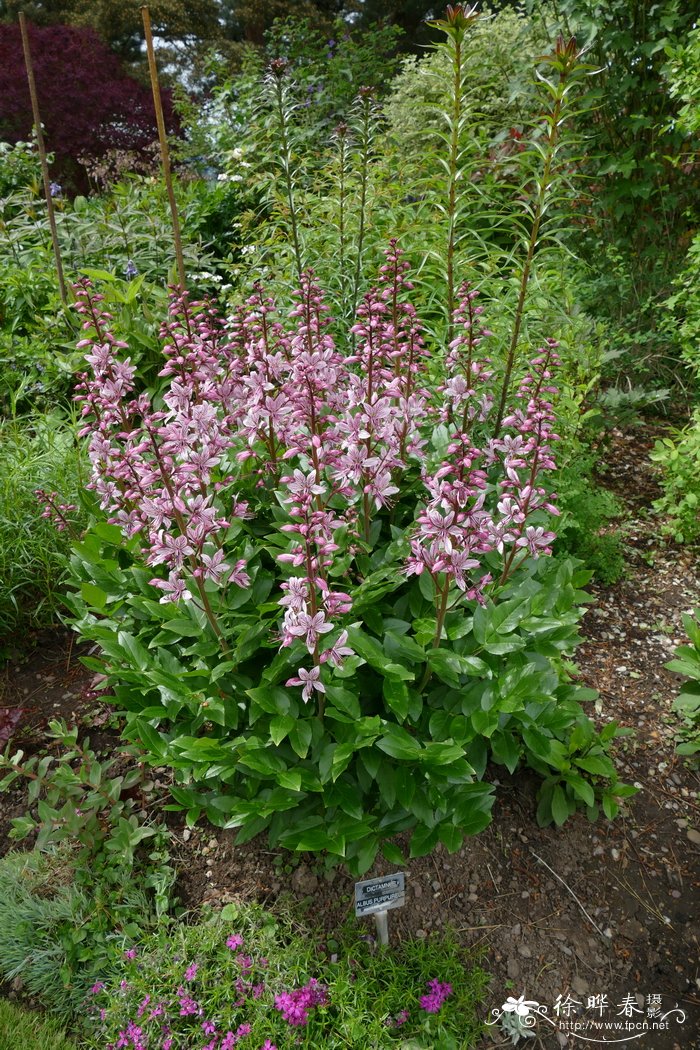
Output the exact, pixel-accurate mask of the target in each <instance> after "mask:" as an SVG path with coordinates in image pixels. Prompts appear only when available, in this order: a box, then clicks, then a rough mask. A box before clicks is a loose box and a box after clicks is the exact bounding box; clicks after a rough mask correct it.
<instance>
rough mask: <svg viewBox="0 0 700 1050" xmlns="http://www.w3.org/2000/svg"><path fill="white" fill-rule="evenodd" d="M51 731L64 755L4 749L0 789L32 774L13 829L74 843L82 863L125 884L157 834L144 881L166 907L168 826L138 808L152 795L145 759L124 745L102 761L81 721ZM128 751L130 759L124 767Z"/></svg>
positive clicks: (170, 875) (170, 876)
mask: <svg viewBox="0 0 700 1050" xmlns="http://www.w3.org/2000/svg"><path fill="white" fill-rule="evenodd" d="M48 739H49V740H53V741H54V742H55V743H56V744H59V745H61V747H62V748H63V750H62V751H61V752H60V753H59V756H58V758H55V757H54V756H53V755H51V754H41V755H33V756H30V757H28V758H25V755H24V752H23V751H17V752H15V753H14V754H13V753H12V745H11V744H8V745H7V748H6V750H5V754H4V755H2V756H0V771H2V772H4V773H5V776H4V777H3V779H2V780H0V791H6V790H7V789H8V788H9V787H10V786H11V785H12V784H14V783H15V781H17V780H19V779H21V778H24V779H25V780H28V781H29V791H28V802H29V806H30V810H29V811H28V812H27V813H25V815H24V816H22V817H15V818H13V820H12V830H11V831H10V834H9V837H10V838H11V839H13V840H19V841H21V840H22V839H25V838H26V837H27V836H28V835H32V834H34V833H35V832H38V834H37V835H36V848H37V849H38V850H46V849H48V848H49V847H57V846H59V845H61V844H64V843H68V844H70V846H71V847H72V848H73V850H74V864H75V866H76V868H78V869H81V868H82V869H85V870H87V871H90V873H91V874H90V878H97V879H98V880H99V881H101V882H103V883H104V884H105V885H111V886H119V884H120V883H121V882H122V880H123V878H124V873H125V870H126V871H129V872H130V873H132V872H133V870H134V868H135V866H137V865H136V859H137V851H138V847H139V845H140V843H141V842H143V841H144V840H146V839H153V840H154V842H155V851H154V852H152V853H151V854H150V855H149V857H148V862H146V863H143V861H142V860H141V861H140V863H139V864H138V867H139V868H140V873H141V875H142V877H143V882H144V886H145V887H151V888H153V889H154V891H155V909H156V913H157V914H158V915H164V914H165V913H166V912H167V911H168V908H169V906H170V899H169V894H168V891H169V889H170V887H171V886H172V883H173V881H174V872H173V871H172V870H171V869H170V868H169V867H168V865H167V859H168V857H167V852H166V853H163V852H162V848H163V846H164V844H165V842H166V841H167V832H166V831H165V829H164V828H162V827H157V826H148V825H146V824H144V823H142V821H141V820H140V819H139V816H138V814H137V810H138V809H139V807H143V805H144V804H145V801H146V800H145V796H144V795H143V783H144V779H145V778H144V767H143V764H142V763H138V764H137V762H136V760H137V759H138V758H139V757H140V756H139V753H138V752H137V751H136V750H135V749H134V748H126V749H122V750H121V752H120V754H119V755H117V756H114V757H113V758H110V759H107V760H106V761H100V759H99V758H98V756H97V755H96V754H95V752H94V751H92V750H91V748H90V742H89V740H84V741H82V742H80V743H79V742H78V730H77V728H73V729H68V728H67V727H66V725H65V723H64V722H56V721H54V722H50V723H49V733H48ZM129 759H131V762H132V765H131V767H130V768H127V769H126V770H124V771H123V772H120V771H118V770H121V769H123V766H124V763H125V761H128V760H129ZM33 806H36V816H35V815H33V812H32V809H31V807H33ZM149 862H150V863H149Z"/></svg>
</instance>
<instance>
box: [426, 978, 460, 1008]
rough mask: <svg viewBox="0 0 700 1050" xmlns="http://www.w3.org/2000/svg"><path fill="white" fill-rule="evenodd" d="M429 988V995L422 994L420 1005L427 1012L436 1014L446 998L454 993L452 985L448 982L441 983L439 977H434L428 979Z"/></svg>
mask: <svg viewBox="0 0 700 1050" xmlns="http://www.w3.org/2000/svg"><path fill="white" fill-rule="evenodd" d="M428 988H429V989H430V993H429V995H422V996H421V999H420V1005H421V1008H422V1009H423V1010H425V1011H426V1013H429V1014H436V1013H438V1012H439V1010H440V1009H441V1007H442V1004H443V1003H444V1002H445V999H447V997H448V996H449V995H452V985H451V984H448V983H445V984H441V983H440V981H438V979H437V977H434V978H433V980H432V981H428Z"/></svg>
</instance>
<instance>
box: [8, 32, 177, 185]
mask: <svg viewBox="0 0 700 1050" xmlns="http://www.w3.org/2000/svg"><path fill="white" fill-rule="evenodd" d="M29 40H30V46H31V50H32V59H33V64H34V74H35V78H36V85H37V93H38V95H39V106H40V109H41V116H42V122H43V124H44V128H45V133H46V140H47V146H48V148H49V149H50V150H51V151H52V152H53V153H54V156H55V161H54V167H53V171H52V174H53V176H54V178H55V179H56V180H57V181H58V182H63V183H64V184H65V186H66V187H67V188H70V189H73V190H83V189H85V188H86V187H87V175H86V171H85V167H84V165H83V163H82V162H83V161H87V162H88V163H92V162H94V161H96V160H98V159H99V158H101V157H103V156H104V155H105V154H106V153H107V152H109V151H113V150H120V151H123V152H128V153H135V154H137V155H138V154H139V153H143V152H144V151H145V150H146V148H147V147H148V146H149V145H150V144H151V143H152V142H153V141H154V139H155V138H156V136H157V131H156V123H155V113H154V110H153V100H152V98H151V93H150V90H149V88H148V87H146V86H145V85H143V84H141V83H139V82H138V81H137V80H135V79H134V78H133V77H130V76H128V75H127V74H126V73H125V72H124V69H123V68H122V65H121V63H120V61H119V59H118V58H117V56H116V55H114V54H113V53H112V52H111V51H110V50H109V48H108V47H107V46H106V45H105V44H104V43H103V42H102V41H101V40H100V38H99V37H98V35H97V33H96V32H95V31H94V30H93V29H89V28H79V27H77V26H63V25H54V26H45V27H41V26H33V25H30V26H29ZM163 104H164V109H165V115H166V123H167V125H168V128H169V130H170V131H174V130H176V127H177V121H176V118H175V116H174V114H173V107H172V101H171V99H170V96H169V93H168V92H165V93H164V99H163ZM32 124H33V120H32V109H31V101H30V97H29V87H28V85H27V76H26V70H25V65H24V57H23V54H22V44H21V40H20V31H19V26H18V25H13V24H4V25H0V138H2V139H4V140H6V141H8V142H18V141H21V140H25V139H28V138H29V137H30V136H31V131H32Z"/></svg>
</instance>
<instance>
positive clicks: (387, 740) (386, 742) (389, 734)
mask: <svg viewBox="0 0 700 1050" xmlns="http://www.w3.org/2000/svg"><path fill="white" fill-rule="evenodd" d="M377 747H378V748H380V749H381V750H382V751H384V753H385V754H387V755H390V756H391V757H392V758H398V759H400V760H402V761H410V760H411V759H415V758H417V757H418V756H419V755H420V753H421V750H422V748H421V745H420V743H419V742H418V741H417V740H416V739H415V737H412V736H411V735H410V733H407V732H406V730H405V729H403V728H402V727H401V726H395V725H387V726H385V727H384V735H383V736H382V737H380V739H379V740H377Z"/></svg>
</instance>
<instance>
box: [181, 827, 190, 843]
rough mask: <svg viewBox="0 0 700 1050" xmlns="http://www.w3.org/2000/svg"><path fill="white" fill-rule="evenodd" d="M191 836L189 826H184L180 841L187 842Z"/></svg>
mask: <svg viewBox="0 0 700 1050" xmlns="http://www.w3.org/2000/svg"><path fill="white" fill-rule="evenodd" d="M191 837H192V832H191V831H190V829H189V828H185V830H184V831H183V833H182V841H183V842H189V841H190V839H191Z"/></svg>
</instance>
